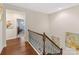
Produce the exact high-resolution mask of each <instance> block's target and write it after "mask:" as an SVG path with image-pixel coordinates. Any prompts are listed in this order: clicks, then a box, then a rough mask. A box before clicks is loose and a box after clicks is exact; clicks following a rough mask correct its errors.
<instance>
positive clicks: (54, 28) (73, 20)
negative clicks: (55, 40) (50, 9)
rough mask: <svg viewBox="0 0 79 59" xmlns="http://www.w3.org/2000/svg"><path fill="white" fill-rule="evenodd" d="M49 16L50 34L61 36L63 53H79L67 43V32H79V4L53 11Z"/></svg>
mask: <svg viewBox="0 0 79 59" xmlns="http://www.w3.org/2000/svg"><path fill="white" fill-rule="evenodd" d="M49 18H50V31H51V33H50V34H51V35H56V36H58V37H59V38H60V43H61V47H62V48H63V54H79V52H78V51H75V50H74V49H71V48H68V47H66V45H65V32H72V33H79V6H77V7H73V8H69V9H66V10H62V11H60V12H56V13H52V14H50V15H49Z"/></svg>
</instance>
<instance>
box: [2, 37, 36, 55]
mask: <svg viewBox="0 0 79 59" xmlns="http://www.w3.org/2000/svg"><path fill="white" fill-rule="evenodd" d="M1 55H37V53H36V52H35V50H34V49H33V48H32V47H31V45H30V44H29V43H28V42H27V43H25V42H23V41H21V39H19V38H17V39H12V40H8V41H7V47H5V48H4V49H3V51H2V53H1Z"/></svg>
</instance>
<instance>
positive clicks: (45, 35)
mask: <svg viewBox="0 0 79 59" xmlns="http://www.w3.org/2000/svg"><path fill="white" fill-rule="evenodd" d="M44 36H45V37H46V38H48V39H49V40H50V41H51V42H52V43H53V44H54V45H55V46H56V47H57V48H59V49H61V48H60V47H59V46H58V45H57V44H55V43H54V42H53V41H52V40H51V39H50V38H49V37H48V36H47V35H46V34H45V33H44Z"/></svg>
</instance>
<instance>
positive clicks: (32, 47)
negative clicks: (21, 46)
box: [28, 41, 40, 55]
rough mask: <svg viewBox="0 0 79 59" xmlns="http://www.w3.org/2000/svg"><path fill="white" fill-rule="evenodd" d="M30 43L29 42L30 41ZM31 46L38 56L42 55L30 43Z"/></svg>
mask: <svg viewBox="0 0 79 59" xmlns="http://www.w3.org/2000/svg"><path fill="white" fill-rule="evenodd" d="M28 42H29V41H28ZM29 44H30V45H31V46H32V48H33V49H34V50H35V51H36V52H37V54H38V55H40V53H39V52H38V51H37V50H36V49H35V48H34V47H33V45H32V44H31V43H30V42H29Z"/></svg>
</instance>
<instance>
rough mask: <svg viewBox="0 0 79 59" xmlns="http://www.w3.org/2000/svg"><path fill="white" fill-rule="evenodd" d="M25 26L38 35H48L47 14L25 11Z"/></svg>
mask: <svg viewBox="0 0 79 59" xmlns="http://www.w3.org/2000/svg"><path fill="white" fill-rule="evenodd" d="M26 24H27V27H28V29H30V30H33V31H36V32H39V33H43V32H46V33H47V34H49V19H48V15H47V14H44V13H41V12H36V11H31V10H27V13H26Z"/></svg>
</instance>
